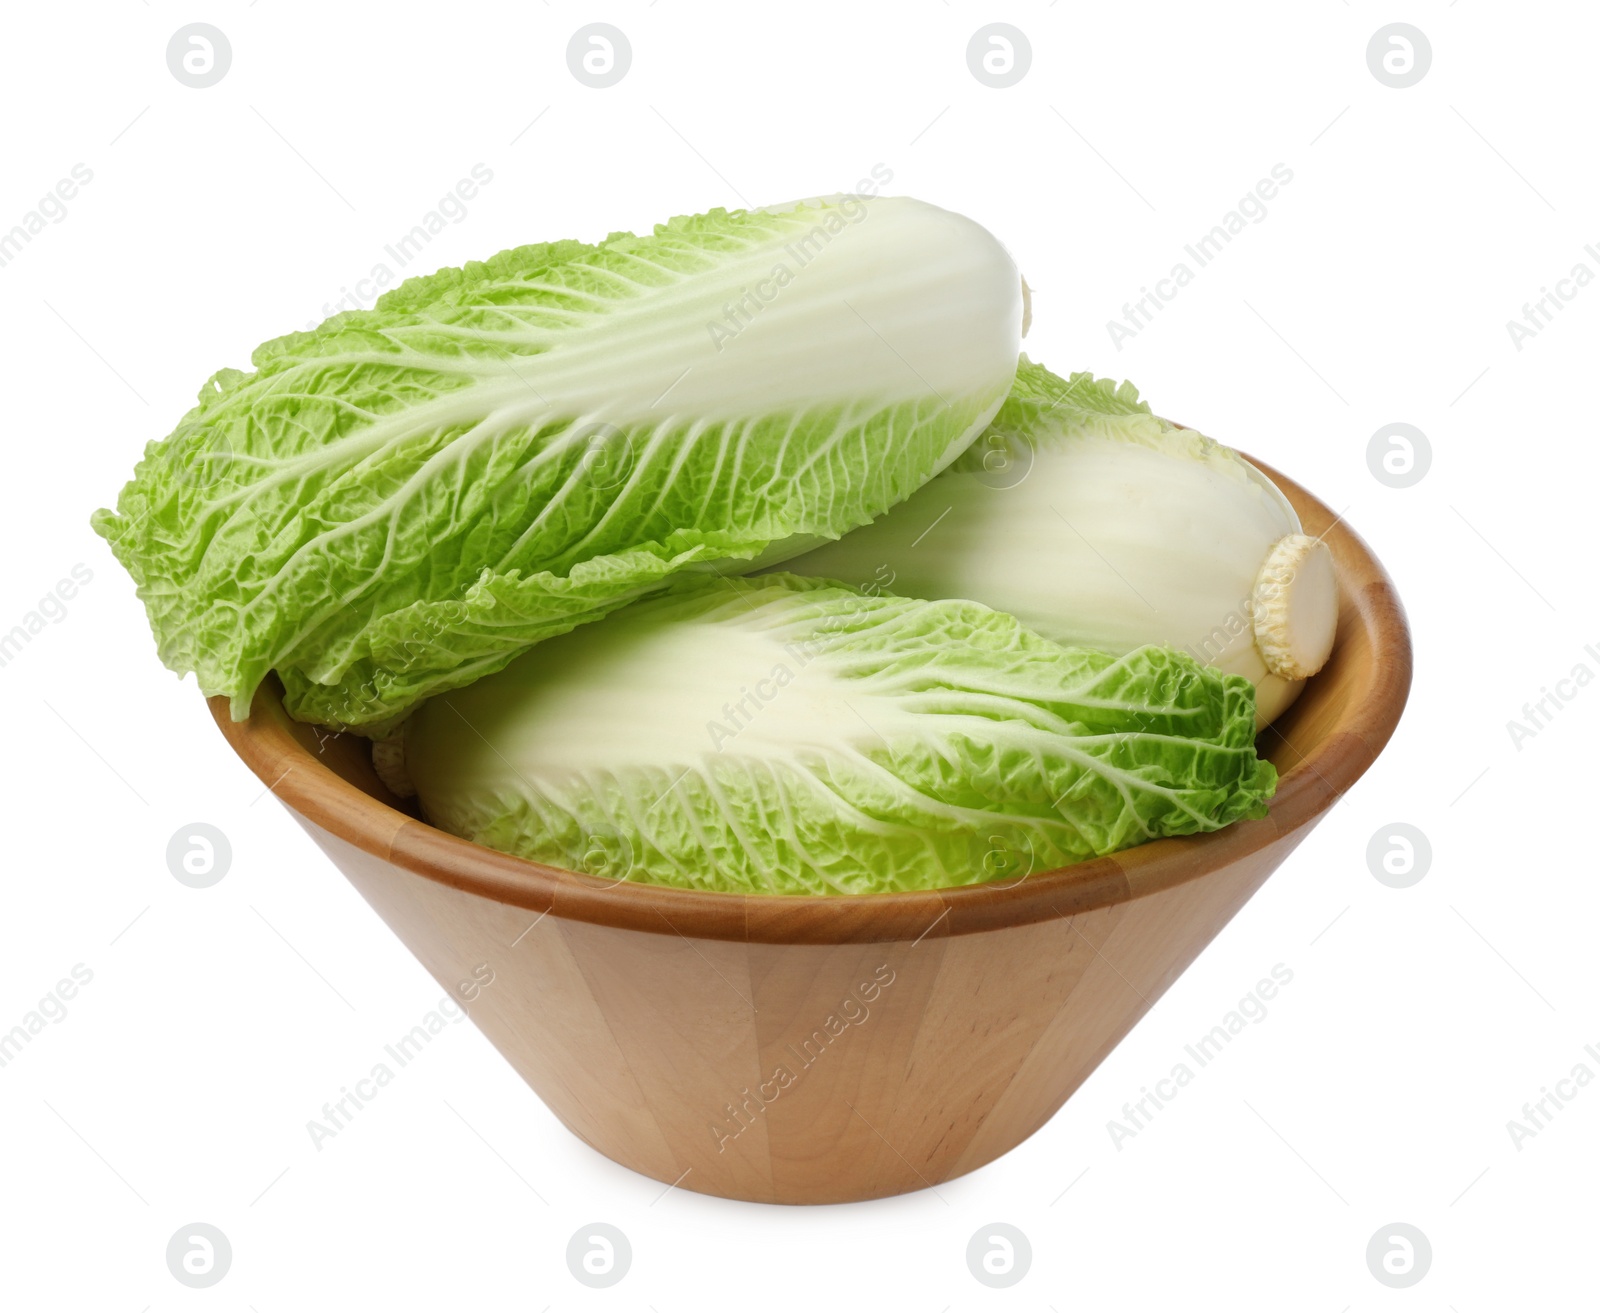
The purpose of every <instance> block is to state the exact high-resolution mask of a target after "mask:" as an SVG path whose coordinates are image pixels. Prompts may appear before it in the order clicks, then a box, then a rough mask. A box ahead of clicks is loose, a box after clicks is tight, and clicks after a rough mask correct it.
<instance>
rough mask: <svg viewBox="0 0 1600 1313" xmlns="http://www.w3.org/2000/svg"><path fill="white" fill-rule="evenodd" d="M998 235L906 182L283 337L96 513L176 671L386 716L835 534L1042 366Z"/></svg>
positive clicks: (312, 707) (562, 249)
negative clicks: (610, 619)
mask: <svg viewBox="0 0 1600 1313" xmlns="http://www.w3.org/2000/svg"><path fill="white" fill-rule="evenodd" d="M1022 316H1023V308H1022V288H1021V280H1020V278H1019V276H1018V273H1017V270H1016V268H1015V267H1014V266H1013V265H1012V262H1011V260H1010V258H1009V257H1008V256H1007V255H1006V253H1005V251H1004V249H1003V248H1002V247H1001V246H1000V244H999V243H998V242H997V241H996V240H995V239H994V238H993V237H992V236H991V235H990V234H989V233H987V232H986V231H985V230H984V229H982V228H981V227H979V226H978V225H976V224H974V223H972V222H971V221H969V220H967V219H964V218H962V217H961V216H959V215H956V214H951V213H949V212H947V211H945V210H941V209H938V208H937V207H935V206H932V205H926V204H923V203H921V202H918V201H914V200H910V199H874V200H864V199H862V198H858V197H842V198H837V199H833V200H824V201H817V202H808V203H803V204H800V205H796V206H791V207H785V208H782V209H780V210H774V211H751V212H743V211H737V212H733V213H727V212H724V211H721V210H717V211H713V212H711V213H710V214H706V215H700V216H696V217H692V218H680V219H674V220H672V221H671V222H669V223H666V224H663V225H660V226H659V227H657V229H656V230H655V232H654V233H653V234H652V235H648V236H642V237H638V236H633V235H632V234H628V233H618V234H614V235H613V236H611V237H609V238H607V239H606V240H605V241H603V242H601V243H599V244H598V245H593V246H588V245H583V244H581V243H578V242H556V243H552V244H547V245H538V246H524V247H519V248H517V249H515V250H510V251H504V252H502V253H501V254H499V255H497V256H494V257H493V258H491V259H489V260H487V261H484V262H483V263H473V264H468V265H467V266H466V267H465V268H463V269H445V270H442V271H441V272H439V273H436V274H433V275H431V276H428V277H422V278H415V279H412V280H410V281H408V282H406V283H404V284H402V285H401V286H400V287H398V288H396V289H394V290H393V291H391V292H389V293H388V294H386V295H385V296H383V297H382V298H381V299H380V300H379V301H378V303H377V305H376V307H375V308H374V309H372V310H368V311H354V312H350V313H345V314H340V315H335V316H334V317H333V318H332V319H329V320H328V321H327V322H325V323H324V324H322V325H321V326H320V327H318V328H316V329H315V330H313V331H311V332H307V333H294V334H291V335H290V336H288V337H284V338H279V339H277V340H275V341H271V342H267V343H266V344H264V345H263V346H261V347H259V348H258V349H257V350H256V352H255V354H254V357H253V363H254V365H255V372H254V373H250V374H247V373H243V372H241V371H239V370H235V369H224V370H222V371H220V372H219V373H217V374H216V375H215V376H213V377H212V379H211V380H210V381H209V382H208V383H207V384H206V386H205V387H204V389H202V391H201V393H200V400H199V405H197V406H196V407H195V408H194V409H193V410H191V411H190V412H189V413H188V414H187V415H186V416H184V418H183V420H182V421H181V422H180V423H179V425H178V427H177V429H176V430H175V431H174V432H173V433H172V434H171V436H169V437H168V438H167V439H165V440H164V441H162V442H159V443H154V444H152V445H151V446H150V447H148V448H147V449H146V452H145V457H144V460H143V461H142V462H141V463H140V464H139V466H138V468H137V470H136V471H135V476H134V479H133V481H132V482H131V483H129V484H128V486H127V487H126V488H124V489H123V492H122V495H121V497H120V498H119V500H118V508H117V511H116V512H115V513H113V512H110V511H100V512H98V513H97V514H96V516H95V517H94V526H95V528H96V529H97V530H98V531H99V532H100V533H101V534H102V535H104V536H105V537H106V538H107V539H109V541H110V543H111V546H112V549H113V550H114V551H115V553H116V555H117V557H118V559H119V560H121V561H122V563H123V564H124V565H125V566H126V567H127V568H128V570H129V572H130V573H131V574H132V575H133V577H134V579H135V581H136V582H137V584H138V587H139V595H140V597H141V598H142V599H143V601H144V603H145V606H146V609H147V611H148V613H149V618H150V623H151V627H152V629H153V630H154V632H155V636H156V640H157V645H158V649H159V651H160V655H161V657H162V660H164V661H165V662H166V663H167V665H168V666H170V667H171V668H172V669H174V670H176V671H178V672H180V673H183V672H186V671H189V670H193V671H195V672H196V673H197V675H198V677H199V682H200V686H201V688H202V689H203V690H204V691H205V692H206V693H207V694H218V693H221V694H226V695H227V696H228V698H229V699H230V700H231V703H232V709H233V714H234V716H235V717H243V716H245V715H246V714H248V712H249V708H250V703H251V698H252V695H253V694H254V692H255V689H256V687H257V686H258V685H259V684H260V682H261V680H262V679H263V678H264V677H265V676H266V674H267V673H268V672H269V671H271V670H274V669H275V670H277V672H278V673H279V675H280V676H281V678H282V680H283V683H284V687H285V689H286V691H287V705H288V707H289V709H290V711H291V712H292V713H293V714H294V715H295V716H297V717H298V718H300V719H302V720H310V721H317V722H322V723H325V724H330V725H336V726H343V727H347V728H353V729H356V730H358V731H360V732H363V733H369V734H382V733H384V732H387V730H388V728H389V727H391V726H392V725H393V724H394V723H396V722H397V721H398V720H400V719H402V718H403V717H404V715H405V714H406V713H407V712H408V711H409V710H410V709H411V708H413V707H414V706H415V705H416V704H417V703H418V702H419V701H421V700H422V699H424V698H426V697H428V696H430V695H432V694H435V693H438V692H440V691H442V690H444V689H450V688H456V687H459V686H461V685H463V684H466V683H469V682H471V681H472V680H474V679H477V678H479V677H481V676H483V675H486V674H488V673H490V672H491V671H494V670H498V669H499V668H501V667H502V666H504V665H505V664H506V663H507V662H508V661H510V660H511V659H512V658H513V657H514V656H516V655H517V654H518V653H519V652H521V651H523V650H525V649H526V648H528V647H529V646H530V645H532V644H534V643H536V642H539V641H541V640H543V639H545V638H548V637H550V636H552V635H554V634H559V633H562V632H564V631H566V630H569V629H571V628H573V627H574V626H576V625H579V624H582V623H584V622H586V621H590V620H594V619H595V618H597V617H599V616H601V615H604V614H605V613H606V612H608V611H610V610H612V609H614V608H616V607H618V606H620V605H622V604H624V603H625V602H627V601H629V600H630V599H632V598H635V597H638V596H640V595H642V594H645V593H648V592H650V591H652V590H654V589H657V588H659V587H660V586H661V585H662V584H664V583H665V582H666V581H667V580H668V579H669V578H671V577H672V576H673V575H675V574H678V573H681V572H683V571H685V570H691V569H701V570H704V569H707V568H709V567H710V566H711V565H713V564H714V563H718V562H724V563H725V562H738V563H741V564H740V565H739V566H737V567H734V568H744V569H748V568H751V566H752V565H753V564H754V563H757V561H758V558H759V560H760V561H762V562H766V561H774V560H781V559H783V558H784V556H785V555H790V554H793V553H794V552H797V551H800V550H803V549H804V548H805V547H807V546H813V545H815V544H816V543H817V542H819V541H825V540H827V539H829V538H834V537H837V536H838V535H839V534H841V533H843V532H845V531H846V530H848V529H851V528H853V527H855V526H857V525H861V524H865V523H866V522H867V521H869V520H870V519H871V518H872V517H873V516H875V515H877V514H878V513H880V512H881V511H883V510H885V509H887V508H888V507H889V506H892V505H893V504H894V503H896V502H898V501H900V500H902V499H903V498H905V497H906V496H908V495H909V494H910V493H911V492H913V491H914V490H915V489H916V488H917V487H918V486H919V485H920V484H922V483H923V482H924V481H925V480H926V479H928V478H929V477H930V476H931V475H933V474H934V473H936V472H937V471H938V470H940V469H942V468H943V467H944V466H945V465H946V464H948V463H949V462H950V461H951V460H953V459H954V458H955V457H956V456H957V455H958V454H959V453H960V452H961V450H962V449H963V448H964V447H965V446H966V445H967V444H968V443H969V442H970V441H971V439H972V438H973V437H974V436H975V435H976V434H977V433H978V432H980V431H981V430H982V429H983V427H984V426H985V424H987V423H988V421H989V418H990V417H991V416H992V415H993V414H994V411H995V409H996V408H997V407H998V406H999V405H1000V403H1001V401H1002V400H1003V399H1004V397H1005V394H1006V390H1007V388H1008V387H1009V385H1010V382H1011V379H1012V376H1013V374H1014V372H1015V369H1016V358H1017V351H1018V346H1019V333H1020V327H1021V322H1022Z"/></svg>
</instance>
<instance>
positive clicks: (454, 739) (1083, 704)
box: [403, 574, 1277, 894]
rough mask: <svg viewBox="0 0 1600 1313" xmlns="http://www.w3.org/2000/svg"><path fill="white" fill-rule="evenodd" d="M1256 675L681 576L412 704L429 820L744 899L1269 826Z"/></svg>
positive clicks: (972, 618)
mask: <svg viewBox="0 0 1600 1313" xmlns="http://www.w3.org/2000/svg"><path fill="white" fill-rule="evenodd" d="M1254 719H1255V699H1254V695H1253V692H1252V690H1251V687H1250V684H1249V681H1248V680H1244V679H1240V678H1238V677H1235V676H1224V675H1221V674H1218V673H1217V672H1216V671H1214V670H1208V669H1206V668H1204V667H1202V666H1201V665H1199V664H1198V663H1197V662H1195V661H1194V660H1192V659H1191V658H1189V657H1186V656H1183V655H1181V654H1179V653H1177V652H1172V651H1169V650H1165V649H1161V648H1153V647H1152V648H1143V649H1141V650H1139V651H1136V652H1132V653H1129V654H1127V655H1125V656H1122V657H1112V656H1108V655H1105V654H1103V653H1100V652H1094V651H1090V650H1087V649H1082V648H1065V647H1062V646H1060V645H1058V644H1056V643H1053V642H1050V641H1049V640H1047V639H1044V638H1040V637H1039V636H1037V635H1036V634H1034V633H1032V632H1030V631H1029V630H1027V629H1025V628H1024V627H1023V626H1022V625H1021V624H1019V623H1018V622H1017V621H1016V620H1015V619H1014V618H1012V617H1011V616H1009V615H1005V614H1002V613H1000V612H997V611H991V610H990V609H989V608H987V607H984V606H980V605H978V604H977V603H974V602H962V601H949V602H920V601H910V600H907V599H904V598H900V597H891V596H873V595H868V594H863V593H861V592H858V591H856V590H853V589H849V588H845V587H842V586H839V585H836V584H830V583H827V582H826V581H822V580H807V579H799V578H796V577H794V576H790V575H785V574H773V575H764V576H759V577H756V578H749V579H738V578H734V579H722V580H718V579H696V580H680V581H678V582H676V583H674V584H673V585H672V587H671V588H670V590H669V591H668V592H667V593H666V594H665V595H664V596H661V597H656V598H651V599H648V600H646V601H642V602H637V603H635V604H633V605H632V606H630V607H628V608H626V609H625V610H622V611H619V612H617V613H615V614H613V615H610V616H608V617H607V618H606V619H604V620H602V621H600V622H599V623H598V624H593V625H586V626H584V627H583V628H582V629H579V630H577V631H575V632H573V633H569V634H566V635H564V636H562V637H560V638H556V639H553V640H551V641H550V642H547V643H542V644H540V645H539V646H538V647H536V648H534V649H533V650H531V651H529V652H527V653H526V654H524V655H523V656H521V657H519V658H518V659H517V660H515V661H514V662H512V663H511V665H509V666H508V667H507V668H506V669H504V670H502V671H500V672H499V673H497V674H494V675H490V676H489V677H487V678H485V679H482V680H479V681H478V682H477V683H475V684H472V685H471V686H470V687H467V688H464V689H459V690H457V691H454V692H451V693H446V694H444V695H442V696H440V697H437V698H434V699H432V700H431V701H429V702H427V703H425V704H424V705H423V706H422V707H421V708H420V710H419V711H418V712H417V714H416V715H415V716H413V717H412V718H411V719H410V720H409V721H407V723H406V725H405V726H404V729H403V757H404V766H405V769H406V770H407V772H408V773H409V777H410V780H411V782H412V784H413V785H414V786H415V789H416V792H417V795H418V797H419V799H420V801H421V803H422V807H423V810H424V812H425V814H426V815H427V816H428V818H429V819H430V820H431V821H432V822H433V823H434V824H436V825H439V826H440V827H441V828H443V829H446V830H449V831H452V832H453V833H455V834H458V835H461V836H463V837H465V838H468V839H472V840H475V841H477V842H479V843H483V844H487V845H489V846H490V847H494V848H499V849H502V850H503V851H506V852H511V853H516V854H519V855H521V856H524V857H528V858H532V859H535V860H537V861H541V862H545V863H548V864H551V865H554V866H558V867H563V868H566V869H569V870H578V871H584V872H587V873H590V874H594V875H600V876H605V877H608V878H613V879H622V878H628V879H635V880H645V881H652V882H656V883H661V884H668V885H677V886H681V887H684V888H693V889H706V890H721V891H728V892H742V893H777V894H820V893H848V894H859V893H878V892H887V891H892V890H905V889H928V888H937V887H940V886H946V885H960V884H970V883H974V882H977V881H982V880H992V879H997V878H1010V879H1015V878H1020V877H1022V876H1026V875H1027V874H1029V873H1030V872H1033V871H1043V870H1049V869H1051V868H1054V867H1057V866H1061V865H1064V864H1066V863H1069V862H1073V861H1077V860H1079V859H1081V858H1086V857H1092V856H1096V855H1100V854H1104V853H1111V852H1115V851H1117V850H1118V849H1121V848H1126V847H1128V846H1130V845H1132V844H1137V843H1141V842H1143V841H1144V840H1146V839H1150V838H1154V837H1156V836H1159V835H1174V834H1193V833H1197V832H1200V831H1209V830H1216V829H1220V828H1221V827H1222V826H1224V825H1227V824H1228V823H1230V822H1231V821H1234V820H1236V819H1238V818H1240V817H1245V816H1261V815H1264V814H1265V811H1266V808H1265V800H1266V799H1267V798H1268V797H1269V796H1270V795H1271V794H1272V791H1273V789H1274V787H1275V784H1276V779H1277V776H1276V772H1275V771H1274V770H1273V768H1272V766H1271V765H1270V764H1269V763H1267V762H1265V761H1262V760H1259V759H1258V758H1257V756H1256V752H1255V747H1254Z"/></svg>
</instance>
